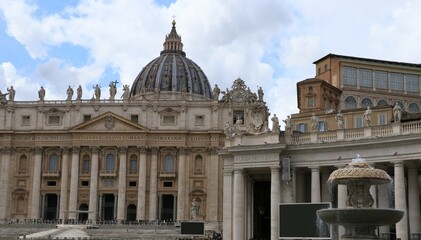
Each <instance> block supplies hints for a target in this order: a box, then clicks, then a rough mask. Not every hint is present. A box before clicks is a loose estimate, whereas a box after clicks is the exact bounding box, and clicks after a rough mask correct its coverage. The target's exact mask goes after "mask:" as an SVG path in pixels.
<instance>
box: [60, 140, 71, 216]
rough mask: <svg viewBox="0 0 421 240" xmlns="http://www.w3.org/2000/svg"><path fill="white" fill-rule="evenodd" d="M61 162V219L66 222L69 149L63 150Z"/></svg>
mask: <svg viewBox="0 0 421 240" xmlns="http://www.w3.org/2000/svg"><path fill="white" fill-rule="evenodd" d="M62 152H63V155H62V162H61V185H60V188H61V189H60V212H59V217H58V218H59V219H62V220H65V219H66V213H65V210H67V198H68V194H67V193H68V192H67V189H68V186H69V148H67V147H64V148H63V151H62Z"/></svg>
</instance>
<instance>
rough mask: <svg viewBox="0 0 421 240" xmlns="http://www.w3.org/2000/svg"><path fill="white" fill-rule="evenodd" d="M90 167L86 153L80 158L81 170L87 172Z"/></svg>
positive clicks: (89, 160)
mask: <svg viewBox="0 0 421 240" xmlns="http://www.w3.org/2000/svg"><path fill="white" fill-rule="evenodd" d="M90 169H91V158H90V157H89V155H88V154H85V155H83V158H82V172H84V173H89V171H90Z"/></svg>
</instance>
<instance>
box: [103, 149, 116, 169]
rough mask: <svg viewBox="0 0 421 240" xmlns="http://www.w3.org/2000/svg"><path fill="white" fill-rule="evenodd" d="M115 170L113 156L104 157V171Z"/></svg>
mask: <svg viewBox="0 0 421 240" xmlns="http://www.w3.org/2000/svg"><path fill="white" fill-rule="evenodd" d="M114 169H115V158H114V155H113V154H111V153H109V154H107V156H106V157H105V170H114Z"/></svg>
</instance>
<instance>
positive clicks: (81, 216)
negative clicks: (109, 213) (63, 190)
mask: <svg viewBox="0 0 421 240" xmlns="http://www.w3.org/2000/svg"><path fill="white" fill-rule="evenodd" d="M79 210H81V211H88V210H89V207H88V205H87V204H80V206H79ZM86 220H88V213H87V212H80V213H79V221H86Z"/></svg>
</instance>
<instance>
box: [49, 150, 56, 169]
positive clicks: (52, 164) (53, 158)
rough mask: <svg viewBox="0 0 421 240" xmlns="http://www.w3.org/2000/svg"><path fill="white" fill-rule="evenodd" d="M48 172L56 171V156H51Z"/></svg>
mask: <svg viewBox="0 0 421 240" xmlns="http://www.w3.org/2000/svg"><path fill="white" fill-rule="evenodd" d="M48 170H50V171H57V170H58V156H57V154H51V155H50V159H49V161H48Z"/></svg>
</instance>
